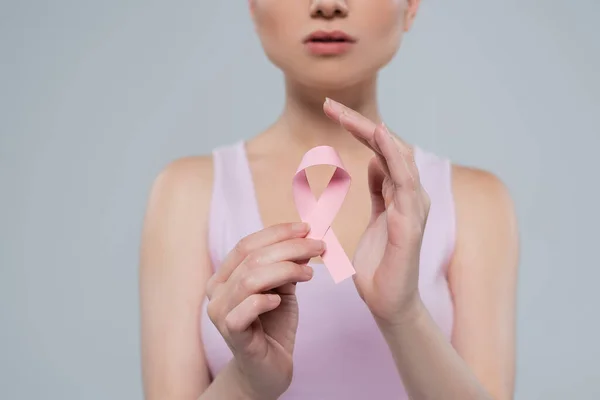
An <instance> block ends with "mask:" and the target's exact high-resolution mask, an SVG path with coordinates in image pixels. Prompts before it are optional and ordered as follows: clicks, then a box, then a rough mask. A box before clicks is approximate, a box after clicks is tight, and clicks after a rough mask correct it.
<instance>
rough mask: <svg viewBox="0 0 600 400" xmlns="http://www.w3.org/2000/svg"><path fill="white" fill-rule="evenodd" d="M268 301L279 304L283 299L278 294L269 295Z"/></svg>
mask: <svg viewBox="0 0 600 400" xmlns="http://www.w3.org/2000/svg"><path fill="white" fill-rule="evenodd" d="M267 299H268V300H269V301H272V302H274V303H276V302H278V301H279V300H280V299H281V297H279V295H278V294H268V295H267Z"/></svg>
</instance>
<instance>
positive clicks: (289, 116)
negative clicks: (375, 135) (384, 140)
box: [275, 78, 381, 155]
mask: <svg viewBox="0 0 600 400" xmlns="http://www.w3.org/2000/svg"><path fill="white" fill-rule="evenodd" d="M325 97H330V98H331V99H333V100H336V101H338V102H340V103H343V104H345V105H346V106H348V107H350V108H352V109H354V110H356V111H357V112H359V113H361V114H362V115H364V116H365V117H367V118H369V119H371V120H372V121H374V122H376V123H378V122H380V121H381V118H380V115H379V111H378V106H377V78H373V79H372V80H370V81H367V82H362V83H359V84H356V85H353V86H351V87H347V88H344V89H343V90H336V91H331V90H330V91H327V90H315V89H313V88H309V87H306V86H302V85H300V84H297V83H294V82H290V81H286V101H285V107H284V110H283V113H282V115H281V117H280V118H279V120H278V121H277V123H276V125H275V127H276V128H277V129H276V131H277V132H278V135H280V138H281V139H283V140H285V142H286V143H288V144H289V143H293V144H294V145H296V146H297V147H298V148H299V149H300V150H301V151H307V150H308V149H310V148H312V147H315V146H322V145H327V146H332V147H334V148H336V149H337V150H338V151H339V152H341V153H350V154H365V155H367V154H368V155H371V151H370V150H369V149H368V148H366V147H365V146H364V145H363V144H362V143H360V142H359V141H358V140H356V139H355V138H354V137H353V136H352V135H351V134H350V133H348V132H347V131H346V130H344V129H343V128H341V127H340V125H339V124H338V123H337V122H336V121H332V120H331V119H329V118H328V117H327V116H326V115H325V113H324V112H323V103H324V101H325Z"/></svg>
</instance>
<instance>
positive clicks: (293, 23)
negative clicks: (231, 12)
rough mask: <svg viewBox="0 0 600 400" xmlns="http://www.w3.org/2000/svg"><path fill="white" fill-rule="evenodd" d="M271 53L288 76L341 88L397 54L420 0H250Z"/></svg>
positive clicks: (365, 76) (314, 84)
mask: <svg viewBox="0 0 600 400" xmlns="http://www.w3.org/2000/svg"><path fill="white" fill-rule="evenodd" d="M249 1H250V9H251V12H252V16H253V19H254V23H255V26H256V31H257V33H258V35H259V37H260V40H261V42H262V45H263V48H264V50H265V53H266V55H267V57H268V58H269V59H270V60H271V61H272V62H273V63H274V64H275V65H276V66H277V67H279V68H280V69H281V70H282V71H283V72H284V73H285V74H286V76H287V78H288V79H291V80H293V81H296V82H299V83H301V84H303V85H306V86H310V87H318V88H326V89H340V88H343V87H347V86H350V85H353V84H356V83H359V82H361V81H364V80H366V79H370V78H372V77H373V76H374V75H375V74H376V73H377V71H378V70H379V69H380V68H382V67H383V66H385V65H386V64H387V63H388V62H389V61H390V60H391V59H392V58H393V57H394V55H395V54H396V51H397V50H398V48H399V46H400V43H401V41H402V36H403V33H404V32H405V31H407V30H408V29H409V28H410V25H411V23H412V21H413V19H414V16H415V14H416V11H417V8H418V5H419V0H249Z"/></svg>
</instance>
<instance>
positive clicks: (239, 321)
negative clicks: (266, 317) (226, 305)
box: [225, 293, 281, 343]
mask: <svg viewBox="0 0 600 400" xmlns="http://www.w3.org/2000/svg"><path fill="white" fill-rule="evenodd" d="M280 303H281V296H279V295H278V294H274V293H267V294H253V295H251V296H248V297H246V298H245V299H244V301H242V302H241V303H240V304H238V306H237V307H235V308H234V309H233V310H231V312H229V314H227V316H226V317H225V329H226V330H227V334H228V335H229V337H230V338H231V339H232V340H234V341H236V342H238V343H239V341H240V339H242V338H241V337H240V336H241V335H242V334H243V333H244V331H245V330H247V329H248V328H249V327H250V325H252V323H253V322H254V321H256V319H257V318H258V316H259V315H261V314H264V313H266V312H269V311H273V310H274V309H276V308H277V307H278V306H279V304H280Z"/></svg>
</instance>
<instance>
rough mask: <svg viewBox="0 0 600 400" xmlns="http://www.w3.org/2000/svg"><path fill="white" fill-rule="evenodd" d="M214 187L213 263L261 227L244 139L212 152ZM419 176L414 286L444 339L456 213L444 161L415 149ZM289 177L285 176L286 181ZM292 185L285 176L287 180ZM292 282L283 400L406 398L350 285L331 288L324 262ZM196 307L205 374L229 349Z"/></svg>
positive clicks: (447, 165) (449, 310) (450, 320)
mask: <svg viewBox="0 0 600 400" xmlns="http://www.w3.org/2000/svg"><path fill="white" fill-rule="evenodd" d="M213 157H214V158H213V160H214V188H213V195H212V206H211V209H210V226H209V248H210V255H211V258H212V262H213V266H214V268H219V265H220V263H221V261H222V260H223V258H224V257H225V255H226V254H227V253H228V252H229V250H230V249H231V248H233V246H235V244H236V243H237V241H238V240H240V239H241V238H242V237H244V236H246V235H248V234H250V233H253V232H256V231H258V230H261V229H262V228H263V226H262V222H261V218H260V214H259V211H258V205H257V202H256V196H255V193H254V187H253V184H252V176H251V172H250V168H249V164H248V159H247V157H246V153H245V145H244V142H243V141H239V142H236V143H234V144H229V145H226V146H222V147H219V148H216V149H215V150H214V151H213ZM415 157H416V163H417V166H418V168H419V171H420V175H421V181H422V184H423V186H424V187H425V189H426V190H427V193H428V194H429V196H430V198H431V209H430V214H429V219H428V222H427V226H426V229H425V235H424V238H423V246H422V251H421V264H420V276H419V288H420V292H421V296H422V299H423V302H424V303H425V305H426V307H427V308H428V310H429V312H430V313H431V315H432V317H433V318H434V320H435V321H436V323H437V324H438V326H439V327H440V328H441V330H442V331H443V332H444V334H445V336H446V337H447V338H448V340H450V335H451V331H452V323H453V307H452V299H451V296H450V291H449V287H448V281H447V273H446V272H447V270H446V267H447V265H448V261H449V258H450V256H451V254H452V251H453V249H454V238H455V217H454V203H453V197H452V191H451V180H450V173H451V168H450V163H449V162H448V160H445V159H442V158H439V157H437V156H435V155H433V154H431V153H427V152H425V151H423V150H422V149H419V148H416V149H415ZM290 179H291V178H290ZM290 184H291V181H290ZM313 267H314V270H315V273H314V277H313V279H312V280H311V281H310V282H308V283H305V284H302V285H298V288H297V297H298V302H299V307H300V321H299V326H298V332H297V339H296V348H295V350H294V376H293V380H292V384H291V386H290V387H289V389H288V390H287V392H286V393H285V394H284V395H283V396H281V397H280V399H282V400H317V399H318V400H341V399H344V400H354V399H356V400H365V399H402V400H408V396H407V394H406V391H405V390H404V387H403V384H402V381H401V379H400V376H399V374H398V372H397V370H396V367H395V364H394V360H393V359H392V355H391V353H390V351H389V349H388V347H387V343H386V342H385V340H384V339H383V337H382V335H381V333H380V331H379V329H378V328H377V325H376V324H375V322H374V320H373V317H372V316H371V314H370V312H369V310H368V308H367V307H366V306H365V304H364V303H363V301H362V300H361V299H360V297H359V296H358V294H357V292H356V289H355V286H354V282H353V280H352V279H347V280H345V281H343V282H342V283H340V284H338V285H335V284H334V283H333V281H332V279H331V277H330V276H329V275H328V272H327V270H326V269H325V267H324V266H323V265H319V264H316V265H313ZM206 305H207V301H204V304H203V306H202V316H201V319H202V320H201V336H202V341H203V344H204V350H205V354H206V360H207V363H208V366H209V369H210V372H211V374H212V376H216V375H217V374H218V373H219V371H220V370H221V369H222V368H223V367H224V366H225V365H226V364H227V363H228V362H229V361H230V360H231V358H232V354H231V351H230V350H229V348H228V347H227V345H226V343H225V341H224V340H223V338H222V337H221V335H220V334H219V332H218V331H217V329H216V328H215V327H214V325H213V324H212V322H211V321H210V319H209V318H208V315H207V313H206Z"/></svg>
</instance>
